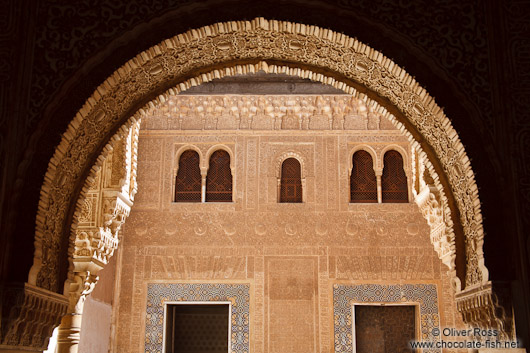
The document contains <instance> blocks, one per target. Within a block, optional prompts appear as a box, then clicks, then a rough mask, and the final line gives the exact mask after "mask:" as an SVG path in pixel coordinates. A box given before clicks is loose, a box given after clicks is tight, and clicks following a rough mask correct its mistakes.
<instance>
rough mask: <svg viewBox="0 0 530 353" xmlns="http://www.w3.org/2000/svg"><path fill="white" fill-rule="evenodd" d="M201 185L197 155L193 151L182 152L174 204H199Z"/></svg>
mask: <svg viewBox="0 0 530 353" xmlns="http://www.w3.org/2000/svg"><path fill="white" fill-rule="evenodd" d="M201 184H202V183H201V169H200V167H199V154H198V153H197V152H195V151H193V150H187V151H184V152H183V153H182V154H181V155H180V158H179V169H178V171H177V180H176V182H175V202H201Z"/></svg>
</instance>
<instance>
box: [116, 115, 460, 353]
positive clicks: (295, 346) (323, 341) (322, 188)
mask: <svg viewBox="0 0 530 353" xmlns="http://www.w3.org/2000/svg"><path fill="white" fill-rule="evenodd" d="M155 118H156V119H155ZM164 121H165V120H164V119H163V118H162V117H154V118H153V120H149V119H146V121H143V122H142V130H141V133H140V141H139V147H138V187H139V192H138V194H137V195H136V200H135V205H134V208H133V210H132V212H131V215H130V217H129V219H128V220H127V222H126V224H125V225H124V230H123V242H122V244H121V251H122V257H121V264H120V276H121V281H120V293H119V302H118V309H117V313H116V315H117V317H116V320H117V340H116V346H117V348H118V350H120V351H127V352H144V351H145V348H144V347H145V346H144V342H146V340H147V339H149V340H152V339H153V337H146V332H145V330H146V321H147V320H150V319H151V317H148V316H147V315H146V305H148V298H147V295H148V294H147V288H148V284H150V283H219V284H237V283H244V284H249V285H250V299H249V300H250V337H249V339H250V351H251V352H293V353H294V352H300V353H308V352H332V351H334V347H335V342H334V340H335V339H336V332H335V331H334V330H335V329H336V327H337V324H336V323H334V314H333V308H334V305H336V304H334V301H333V299H334V298H333V288H334V285H338V284H345V285H352V286H353V285H360V284H382V285H391V286H392V288H400V287H399V285H404V284H413V285H422V284H430V285H434V286H435V288H436V295H437V308H436V310H437V311H436V315H437V316H436V318H437V320H439V322H438V324H439V325H440V326H451V327H454V326H455V325H461V321H460V318H459V315H458V314H457V313H456V308H455V305H454V300H453V294H452V290H451V285H450V283H449V279H448V276H447V275H446V271H447V268H446V267H445V265H443V264H442V263H441V261H440V260H439V258H438V257H437V254H436V252H435V251H434V249H433V246H432V244H431V243H430V240H429V233H430V229H429V226H428V225H427V222H426V220H425V219H424V218H423V216H422V215H421V213H420V211H419V209H418V207H417V206H416V204H415V203H413V202H412V193H410V200H411V202H410V203H406V204H350V203H349V169H350V168H351V162H350V161H351V156H352V154H353V151H355V149H356V148H358V147H359V146H361V145H362V146H369V147H370V148H371V149H373V151H375V154H376V156H379V155H380V154H382V153H383V151H384V150H385V148H387V147H388V146H390V145H392V146H394V147H395V148H396V149H399V150H400V151H404V157H405V158H404V160H405V162H406V163H408V164H407V165H406V166H405V169H406V171H407V174H408V177H409V185H410V181H411V180H410V178H411V171H410V170H411V167H410V166H409V165H410V163H411V162H410V161H411V158H410V153H411V152H410V150H411V148H410V145H409V142H408V141H407V139H406V138H405V137H404V136H402V135H401V134H400V133H399V131H397V130H395V129H392V128H388V129H387V130H379V129H373V128H372V129H371V130H370V129H369V128H368V129H367V128H365V129H364V130H349V131H344V130H342V131H333V130H329V131H309V130H306V131H299V130H295V131H293V130H290V131H286V130H281V131H264V130H259V131H258V130H251V129H249V130H239V131H219V130H217V131H215V130H212V131H208V133H204V132H203V131H194V130H175V129H172V128H171V127H169V126H170V124H169V123H168V124H166V125H163V124H162V123H161V122H164ZM157 124H158V125H157ZM164 124H165V123H164ZM164 126H165V127H164ZM359 126H366V124H365V125H362V124H361V125H359ZM378 126H382V125H378ZM186 146H188V147H189V146H193V148H195V149H197V150H199V151H200V154H201V156H202V157H201V158H202V159H201V161H204V159H205V158H207V156H208V151H211V150H212V148H217V147H215V146H218V147H222V148H224V149H226V150H227V151H229V152H230V153H231V154H232V156H233V161H232V163H233V169H232V174H233V182H234V202H233V203H174V202H172V199H173V183H174V176H175V168H176V166H177V165H178V160H177V157H176V156H177V154H178V151H181V150H182V149H183V148H184V149H185V148H188V147H186ZM286 153H287V154H291V155H296V156H297V157H298V158H299V159H300V160H301V161H302V177H303V178H305V182H304V187H305V191H304V194H305V199H304V203H302V204H280V203H278V202H277V196H278V195H277V192H278V187H277V185H278V176H279V174H278V168H279V161H281V159H282V158H283V157H285V155H286ZM377 158H379V157H377ZM381 160H382V156H381ZM376 164H377V163H376ZM205 165H206V164H205ZM409 189H410V188H409ZM356 288H357V287H356ZM359 288H360V287H359ZM388 288H390V287H388ZM367 295H368V294H367ZM368 297H369V295H368ZM149 300H151V299H149ZM385 300H386V299H384V298H383V297H381V296H377V295H376V296H374V297H373V298H368V299H363V301H368V302H373V303H379V302H385ZM402 300H404V301H407V300H409V299H407V298H406V297H405V296H404V297H402ZM411 304H412V305H414V304H415V303H414V302H411ZM417 315H419V314H417ZM418 320H419V318H418ZM418 322H419V321H418ZM161 324H162V323H160V325H161ZM417 330H418V337H420V335H421V332H420V331H419V330H420V329H419V327H418V326H417ZM154 339H159V338H156V337H155V338H154ZM160 339H161V338H160ZM149 342H151V341H149Z"/></svg>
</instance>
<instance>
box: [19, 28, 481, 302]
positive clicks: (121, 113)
mask: <svg viewBox="0 0 530 353" xmlns="http://www.w3.org/2000/svg"><path fill="white" fill-rule="evenodd" d="M258 71H263V72H265V73H283V74H287V75H291V76H296V77H300V78H307V79H311V80H313V81H318V82H321V83H324V84H327V85H331V86H333V87H335V88H338V89H341V90H343V91H344V92H345V93H347V94H350V95H352V96H354V97H357V98H359V99H361V100H363V101H364V102H365V103H366V104H367V105H368V106H372V105H373V106H375V105H379V104H378V102H379V101H380V102H383V103H384V104H383V105H384V106H385V107H386V108H387V109H390V110H391V113H392V114H388V116H389V119H390V120H391V121H392V123H393V124H394V125H395V126H396V127H397V128H398V129H399V130H401V131H402V132H403V133H404V134H405V135H406V136H408V137H409V139H410V140H411V142H412V145H413V147H414V148H416V149H417V150H419V151H421V152H420V155H421V156H422V157H423V158H424V160H425V161H426V163H425V164H426V167H427V168H428V169H429V171H430V172H431V175H432V176H433V179H434V182H435V186H436V188H437V189H438V190H440V194H441V199H442V201H444V204H445V205H453V204H454V206H451V207H453V208H452V209H450V208H449V206H446V209H445V212H446V214H447V215H452V217H453V218H452V220H451V218H448V219H447V222H448V227H449V228H453V227H459V226H460V225H461V231H462V232H463V234H464V236H465V239H464V243H465V249H460V251H461V252H463V251H465V259H466V264H467V267H466V270H465V274H462V275H461V276H460V278H461V279H462V280H465V286H466V287H476V286H480V285H482V284H484V283H486V282H487V281H488V272H487V269H486V267H485V266H484V259H483V250H482V248H483V246H482V245H483V228H482V216H481V210H480V201H479V197H478V191H477V186H476V183H475V178H474V174H473V171H472V169H471V165H470V162H469V159H468V157H467V155H466V153H465V150H464V146H463V145H462V143H461V142H460V140H459V137H458V135H457V132H456V131H455V130H454V129H453V127H452V126H451V123H450V121H449V119H448V118H447V117H446V116H445V114H444V112H443V111H442V109H441V108H440V107H439V106H438V105H437V104H436V103H435V101H434V99H433V98H432V97H431V96H430V95H429V94H428V93H427V92H426V91H425V89H423V88H422V87H421V86H420V85H419V84H418V82H416V81H415V80H414V78H413V77H412V76H410V75H409V74H407V73H406V72H405V71H404V70H403V69H402V68H400V67H399V66H398V65H396V64H395V63H394V62H392V60H390V59H389V58H387V57H385V56H384V55H383V54H382V53H380V52H378V51H376V50H374V49H372V48H370V47H369V46H367V45H365V44H363V43H361V42H359V41H357V40H356V39H354V38H351V37H348V36H346V35H344V34H341V33H336V32H333V31H331V30H328V29H323V28H319V27H316V26H308V25H304V24H300V23H291V22H283V21H275V20H266V19H263V18H256V19H254V20H251V21H237V22H224V23H216V24H213V25H210V26H205V27H202V28H199V29H193V30H190V31H188V32H186V33H183V34H179V35H177V36H175V37H173V38H170V39H167V40H164V41H163V42H161V43H160V44H158V45H155V46H153V47H151V48H150V49H148V50H146V51H144V52H142V53H140V54H138V55H137V56H136V57H134V58H133V59H131V60H130V61H128V62H127V63H125V64H124V65H123V66H122V67H120V68H119V69H118V70H116V71H115V72H114V73H113V74H112V75H111V76H110V77H109V78H108V79H107V80H105V82H103V83H102V84H101V85H100V86H99V87H98V88H97V89H96V91H95V92H94V93H93V94H92V96H91V97H89V98H88V99H87V101H86V103H85V104H84V105H83V107H82V108H81V109H80V111H79V112H78V113H77V114H76V116H75V117H74V118H73V120H72V121H71V123H70V125H69V127H68V129H67V131H66V132H65V133H64V135H63V137H62V140H61V143H60V145H59V146H58V147H57V149H56V151H55V153H54V155H53V157H52V158H51V160H50V163H49V165H48V170H47V173H46V175H45V180H44V183H43V185H42V188H41V197H40V201H39V208H38V214H37V219H36V235H35V258H34V265H33V267H32V269H31V271H30V276H29V282H30V283H32V284H36V285H38V286H40V287H43V288H46V289H50V290H53V291H56V292H59V291H61V288H62V284H61V283H59V278H60V275H59V271H58V269H59V267H60V266H59V265H60V263H61V261H62V259H64V256H66V254H64V253H60V250H59V249H61V246H60V244H61V242H62V239H63V238H64V237H66V236H68V234H69V232H70V229H69V228H68V227H69V226H70V222H71V220H69V218H68V217H69V216H68V215H69V211H68V210H69V209H71V207H75V203H76V200H78V198H83V197H84V196H85V194H86V192H87V189H86V186H85V187H83V188H82V189H81V191H80V193H76V189H77V185H79V184H81V183H83V180H82V178H83V175H86V172H87V170H90V168H92V169H91V170H90V176H89V178H90V177H93V176H94V175H95V173H96V171H97V169H98V168H99V167H98V166H101V164H102V163H103V160H104V159H105V155H106V153H105V151H106V150H108V149H109V148H111V147H110V144H111V142H112V141H111V142H109V141H108V140H106V139H107V136H109V135H110V134H111V133H112V132H113V131H116V130H117V128H118V127H119V126H121V128H120V129H121V130H123V131H125V130H127V129H129V128H130V127H131V125H132V124H134V123H136V122H137V121H138V120H140V119H141V118H142V117H143V116H144V115H145V114H146V111H147V110H148V109H149V108H154V107H156V106H157V105H159V104H162V103H164V102H166V101H167V100H168V98H169V97H170V96H172V95H177V94H179V93H180V92H182V91H185V90H187V89H189V88H190V87H192V86H197V85H200V84H202V83H204V82H209V81H211V80H214V79H217V78H222V77H225V76H233V75H238V74H252V73H256V72H258ZM171 87H172V88H171ZM153 94H159V95H158V96H157V97H156V98H154V99H153ZM376 100H377V101H376ZM141 106H143V108H140V109H138V107H141ZM134 111H136V113H134ZM131 115H132V116H131ZM394 115H396V116H397V118H396V117H394ZM107 142H108V143H107ZM105 143H107V145H106V146H105V147H104V148H103V152H102V151H101V147H100V146H102V145H104V144H105ZM424 150H425V151H426V152H425V151H424ZM96 155H100V156H99V157H98V160H97V162H96V165H94V166H93V165H91V161H92V159H93V158H94V156H96ZM429 158H431V160H429ZM433 162H434V164H433ZM454 221H456V222H454ZM453 223H455V224H453ZM462 256H464V255H462ZM461 284H462V286H463V285H464V283H461V281H460V280H459V279H458V278H456V277H455V285H456V287H457V290H460V289H461V288H460V286H461Z"/></svg>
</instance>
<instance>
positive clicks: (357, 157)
mask: <svg viewBox="0 0 530 353" xmlns="http://www.w3.org/2000/svg"><path fill="white" fill-rule="evenodd" d="M352 162H353V168H352V171H351V177H350V202H377V179H376V177H375V172H374V164H373V161H372V156H370V153H368V152H366V151H357V152H355V154H354V155H353V160H352Z"/></svg>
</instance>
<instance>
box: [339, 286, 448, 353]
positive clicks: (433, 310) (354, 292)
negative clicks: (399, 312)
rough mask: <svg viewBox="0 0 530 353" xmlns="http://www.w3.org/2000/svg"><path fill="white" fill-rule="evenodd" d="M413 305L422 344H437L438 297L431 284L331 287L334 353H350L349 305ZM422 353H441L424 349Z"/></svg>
mask: <svg viewBox="0 0 530 353" xmlns="http://www.w3.org/2000/svg"><path fill="white" fill-rule="evenodd" d="M403 302H407V303H417V304H418V306H419V325H420V336H421V337H419V338H418V339H419V340H422V341H432V342H435V341H438V340H439V337H438V336H434V335H433V334H432V331H433V329H434V328H437V329H440V315H439V313H438V293H437V289H436V285H435V284H397V285H382V284H359V285H351V284H349V285H342V284H335V285H334V286H333V319H334V342H335V352H336V353H339V352H348V353H350V352H353V347H354V344H355V342H354V339H353V327H352V324H353V312H352V310H353V305H355V304H358V303H403ZM423 352H424V353H441V350H440V349H431V350H428V349H424V350H423Z"/></svg>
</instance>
